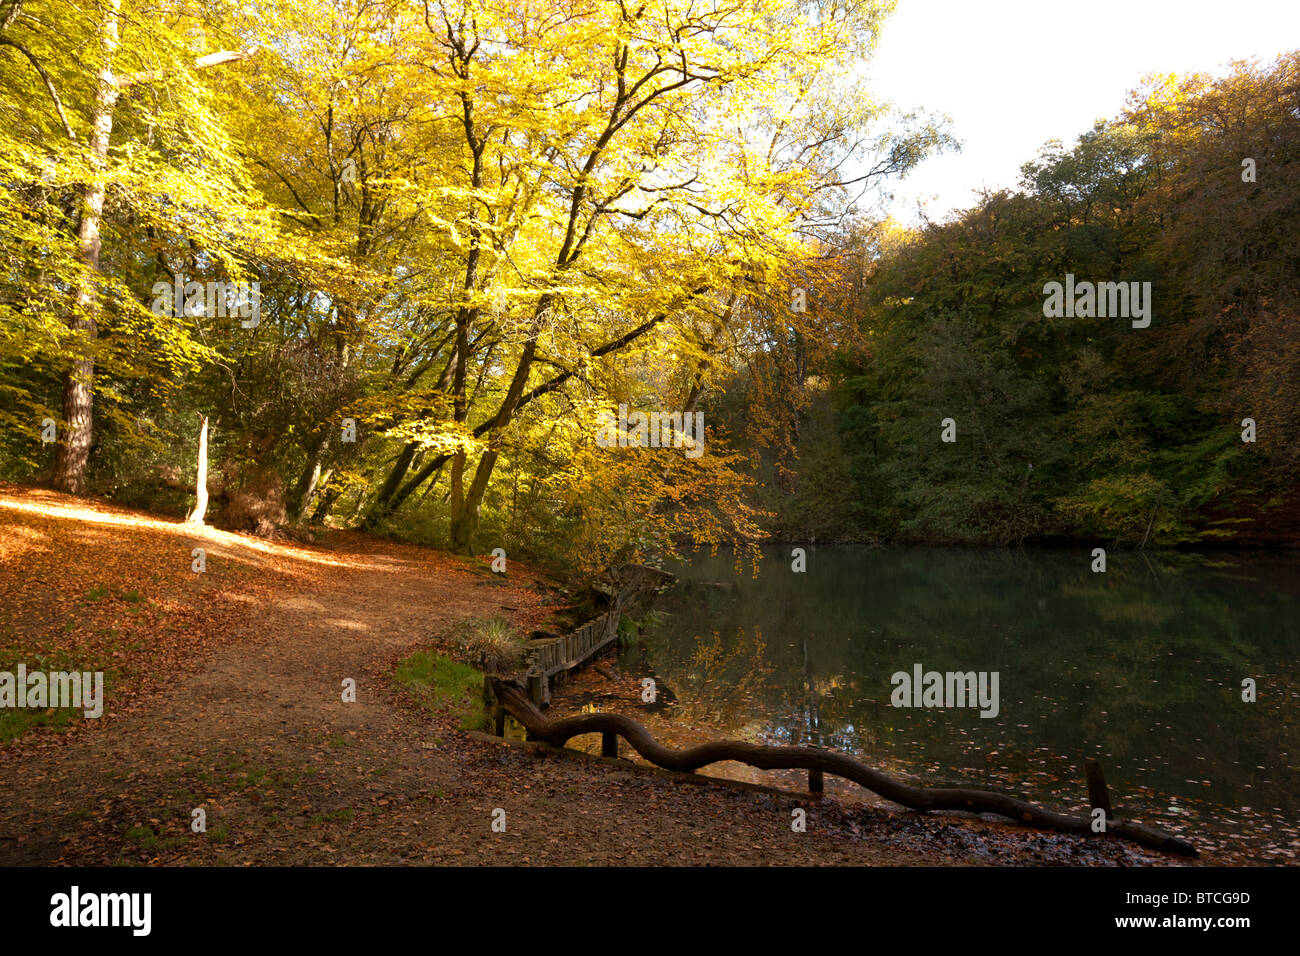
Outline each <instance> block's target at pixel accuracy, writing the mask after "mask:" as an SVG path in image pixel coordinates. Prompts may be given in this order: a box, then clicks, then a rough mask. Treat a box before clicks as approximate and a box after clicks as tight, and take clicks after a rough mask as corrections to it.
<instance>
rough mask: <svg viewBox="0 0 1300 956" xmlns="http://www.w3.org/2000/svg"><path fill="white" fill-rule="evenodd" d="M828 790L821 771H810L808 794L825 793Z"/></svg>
mask: <svg viewBox="0 0 1300 956" xmlns="http://www.w3.org/2000/svg"><path fill="white" fill-rule="evenodd" d="M825 790H826V781H825V780H824V779H823V777H822V772H821V771H820V770H809V771H808V792H809V793H823V792H825Z"/></svg>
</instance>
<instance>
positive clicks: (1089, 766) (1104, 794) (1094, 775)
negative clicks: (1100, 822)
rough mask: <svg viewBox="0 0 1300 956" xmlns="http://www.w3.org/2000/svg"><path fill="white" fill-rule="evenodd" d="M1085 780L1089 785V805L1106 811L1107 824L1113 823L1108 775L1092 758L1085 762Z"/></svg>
mask: <svg viewBox="0 0 1300 956" xmlns="http://www.w3.org/2000/svg"><path fill="white" fill-rule="evenodd" d="M1083 779H1084V780H1086V781H1087V783H1088V805H1089V806H1090V807H1092V809H1094V810H1096V809H1097V808H1098V807H1100V808H1101V809H1103V810H1105V811H1106V822H1107V823H1109V822H1110V821H1111V810H1110V791H1109V790H1108V789H1107V788H1106V775H1105V774H1103V773H1102V772H1101V764H1099V763H1098V762H1097V761H1096V760H1093V759H1092V758H1091V757H1089V758H1088V759H1086V760H1085V761H1084V762H1083Z"/></svg>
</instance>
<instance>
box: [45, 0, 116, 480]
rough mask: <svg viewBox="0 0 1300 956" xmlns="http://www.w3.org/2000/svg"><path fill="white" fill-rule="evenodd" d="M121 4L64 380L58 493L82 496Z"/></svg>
mask: <svg viewBox="0 0 1300 956" xmlns="http://www.w3.org/2000/svg"><path fill="white" fill-rule="evenodd" d="M121 6H122V3H121V0H107V2H106V3H105V5H104V20H103V23H102V24H101V25H100V31H99V47H100V48H99V56H100V70H99V81H98V83H97V84H96V87H95V102H94V107H93V113H92V115H91V126H92V131H91V136H90V166H91V170H92V176H91V179H90V181H89V182H87V183H86V184H85V185H84V186H83V187H82V191H81V206H82V208H81V228H80V229H79V230H78V232H77V261H78V263H80V265H81V267H82V268H81V270H80V272H79V273H78V276H77V280H76V288H77V293H76V299H75V301H74V303H73V308H72V315H71V316H69V317H68V328H69V329H70V330H71V332H72V336H71V339H72V341H71V347H72V352H73V356H74V357H73V360H72V366H71V368H69V369H68V371H67V372H66V373H65V374H64V376H63V420H64V427H65V429H66V431H65V432H64V437H63V441H62V442H61V443H60V444H59V448H58V452H57V454H56V456H55V461H54V487H55V488H57V489H58V490H59V491H66V492H68V493H69V494H74V495H79V494H81V493H82V492H83V491H85V487H86V463H87V462H88V461H89V460H90V445H91V440H92V438H93V434H94V433H93V427H94V426H93V417H92V415H93V408H92V406H93V401H94V399H93V395H94V387H95V354H94V347H95V338H96V336H97V335H98V333H99V326H98V324H97V321H96V320H97V318H98V314H99V289H98V286H97V284H96V282H95V277H96V275H97V274H98V272H99V250H100V239H99V223H100V219H101V218H102V217H103V214H104V193H105V191H106V190H107V183H106V179H107V175H106V171H107V169H108V141H109V137H110V136H111V135H112V133H113V110H114V109H115V108H116V106H117V97H118V94H119V92H120V90H119V88H118V85H117V80H116V79H115V77H114V76H113V57H114V55H115V54H116V53H117V47H118V19H119V17H120V15H121Z"/></svg>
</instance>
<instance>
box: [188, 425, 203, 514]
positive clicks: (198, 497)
mask: <svg viewBox="0 0 1300 956" xmlns="http://www.w3.org/2000/svg"><path fill="white" fill-rule="evenodd" d="M199 420H200V421H201V422H202V423H203V426H202V427H201V428H200V429H199V476H198V478H197V479H195V481H194V498H195V501H194V510H193V511H191V512H190V516H189V518H187V519H186V520H187V522H188V523H189V524H203V519H204V518H206V517H207V514H208V416H207V415H200V416H199Z"/></svg>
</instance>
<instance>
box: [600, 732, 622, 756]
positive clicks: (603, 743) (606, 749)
mask: <svg viewBox="0 0 1300 956" xmlns="http://www.w3.org/2000/svg"><path fill="white" fill-rule="evenodd" d="M600 755H601V756H602V757H617V756H618V734H616V733H614V732H613V731H612V730H607V731H605V732H604V733H602V734H601V735H600Z"/></svg>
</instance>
